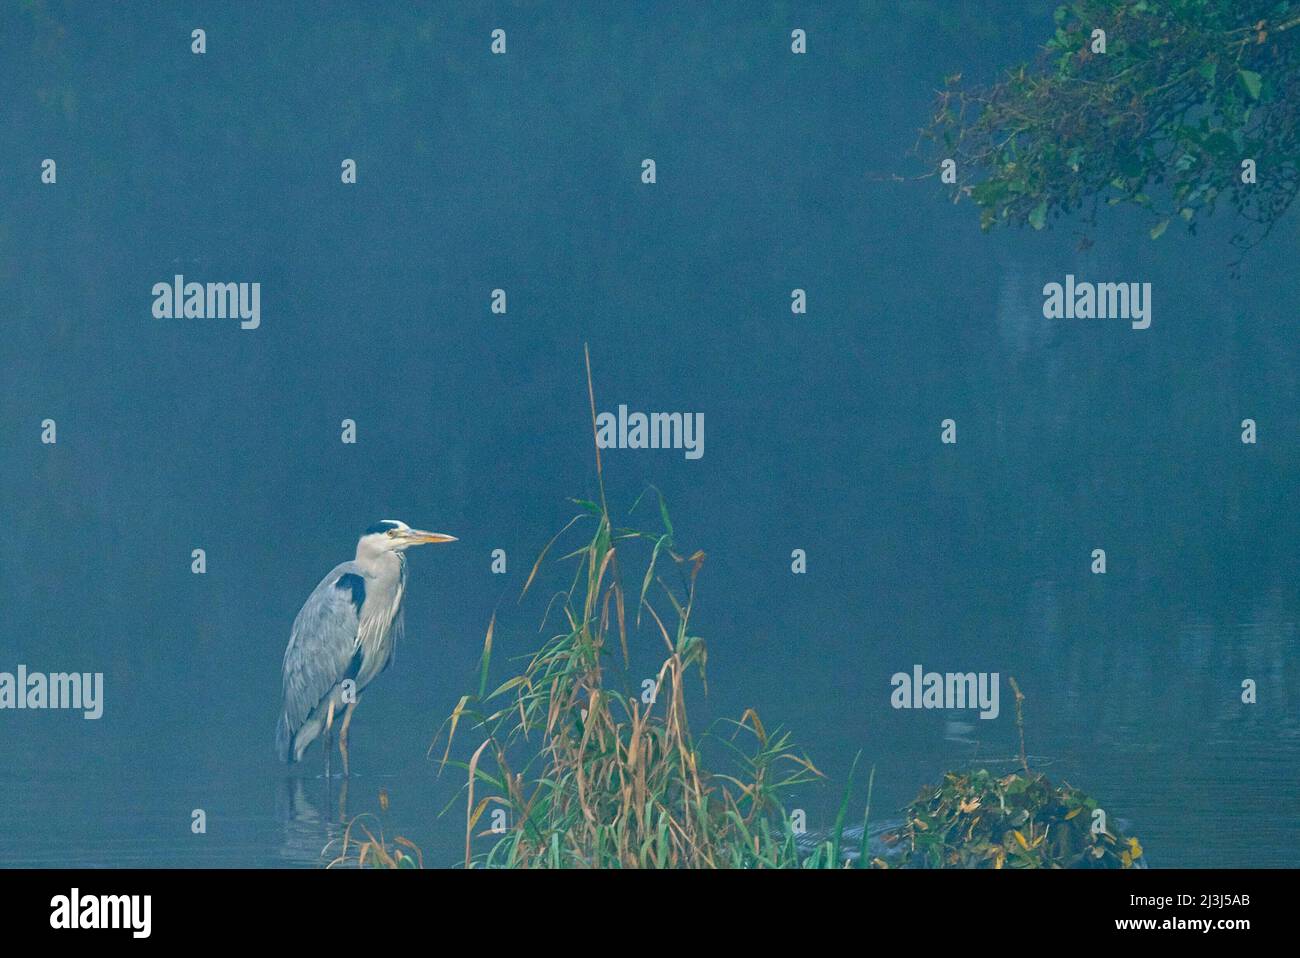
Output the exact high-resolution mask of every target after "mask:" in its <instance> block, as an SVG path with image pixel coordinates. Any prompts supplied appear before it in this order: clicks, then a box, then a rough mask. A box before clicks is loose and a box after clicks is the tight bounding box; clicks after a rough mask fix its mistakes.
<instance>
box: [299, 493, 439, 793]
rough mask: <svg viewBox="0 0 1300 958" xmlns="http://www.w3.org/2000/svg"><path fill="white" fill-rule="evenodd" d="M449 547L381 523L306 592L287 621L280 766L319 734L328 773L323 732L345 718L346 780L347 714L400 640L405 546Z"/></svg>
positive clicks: (433, 536)
mask: <svg viewBox="0 0 1300 958" xmlns="http://www.w3.org/2000/svg"><path fill="white" fill-rule="evenodd" d="M451 541H455V540H454V539H452V537H451V536H443V535H440V534H436V533H428V532H419V531H418V530H413V529H411V528H410V527H409V526H407V525H406V524H405V523H401V522H397V521H396V520H392V519H386V520H384V521H383V522H381V523H378V524H377V525H375V526H371V528H370V529H368V530H366V534H365V535H363V536H362V537H361V539H360V541H359V542H358V543H357V554H356V558H355V559H353V560H352V561H351V562H344V563H341V564H340V565H337V566H335V567H334V569H333V570H331V571H330V573H329V575H327V576H325V578H323V579H322V580H321V581H320V584H319V585H318V586H316V588H315V589H314V590H313V591H312V594H311V595H310V596H309V597H308V598H307V601H306V602H305V603H304V604H303V607H302V609H301V610H300V611H299V612H298V615H297V617H296V618H295V619H294V621H293V629H292V630H291V632H290V636H289V646H288V648H286V649H285V652H284V670H283V690H284V703H283V709H282V711H281V713H280V721H279V724H278V725H277V727H276V749H277V751H278V752H279V755H280V758H281V760H282V761H286V762H291V763H292V762H297V761H301V760H302V757H303V753H304V752H306V751H307V748H308V747H309V746H310V745H311V743H312V742H314V741H315V740H316V739H317V738H319V737H320V735H321V733H322V732H324V733H325V735H326V769H328V768H329V760H328V754H329V744H328V736H329V732H330V730H331V727H332V725H333V723H334V722H335V721H336V720H337V719H338V718H340V717H342V716H343V715H344V712H345V711H346V712H347V718H346V719H344V725H343V729H342V731H341V733H340V749H341V750H342V752H343V756H344V772H345V773H346V771H347V724H348V720H350V718H351V709H352V708H354V707H355V704H356V702H357V701H358V698H359V695H360V693H361V691H362V690H363V689H364V688H365V687H366V686H367V685H369V684H370V683H371V682H373V681H374V680H375V678H376V677H377V676H378V675H379V674H380V673H381V672H383V671H384V669H386V668H387V667H388V666H389V664H391V662H392V660H393V650H394V648H395V646H396V644H397V640H398V638H399V637H400V636H401V634H402V599H403V597H404V596H405V593H406V556H405V555H404V554H403V553H404V552H405V550H406V549H407V548H409V547H410V546H411V545H418V544H423V543H426V542H451ZM349 680H350V681H351V682H352V683H354V685H353V686H352V687H351V688H349V687H348V686H347V685H346V683H347V682H348V681H349ZM349 693H351V694H349Z"/></svg>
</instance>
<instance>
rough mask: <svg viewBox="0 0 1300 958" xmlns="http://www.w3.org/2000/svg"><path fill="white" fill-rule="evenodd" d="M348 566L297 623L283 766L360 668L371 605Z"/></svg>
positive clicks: (324, 583)
mask: <svg viewBox="0 0 1300 958" xmlns="http://www.w3.org/2000/svg"><path fill="white" fill-rule="evenodd" d="M352 565H353V563H350V562H345V563H343V564H342V565H340V566H338V567H336V568H335V569H334V571H332V572H331V573H330V574H329V575H327V576H326V577H325V578H324V579H322V580H321V583H320V585H318V586H316V588H315V590H314V591H313V592H312V594H311V595H310V596H308V598H307V601H306V602H305V603H304V604H303V607H302V609H301V610H300V611H299V612H298V617H297V618H295V619H294V620H293V630H292V632H291V633H290V635H289V646H288V648H286V649H285V650H284V672H283V681H284V710H283V712H282V713H281V715H280V722H279V725H278V727H277V729H276V749H277V751H278V752H279V754H280V758H281V760H283V761H287V760H288V759H289V757H290V754H291V751H292V743H293V737H294V736H295V735H296V734H297V733H298V730H299V729H300V728H302V726H303V724H304V723H305V722H306V721H307V720H308V718H309V717H310V716H311V713H312V711H313V710H314V709H315V708H316V707H317V706H318V705H320V704H321V702H322V701H323V700H324V699H325V697H326V696H327V695H329V693H330V690H331V689H333V688H334V686H335V685H337V684H338V683H339V682H341V681H343V680H344V679H345V678H348V677H349V675H355V674H356V670H357V666H358V664H359V651H358V645H357V623H358V621H359V617H360V614H361V606H362V603H364V602H365V579H364V578H362V576H360V575H359V574H357V573H356V572H354V571H352V569H351V566H352Z"/></svg>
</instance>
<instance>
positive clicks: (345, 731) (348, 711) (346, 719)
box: [339, 699, 360, 778]
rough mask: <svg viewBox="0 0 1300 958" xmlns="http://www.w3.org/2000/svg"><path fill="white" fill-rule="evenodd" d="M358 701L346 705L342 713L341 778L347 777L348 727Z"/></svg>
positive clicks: (340, 733)
mask: <svg viewBox="0 0 1300 958" xmlns="http://www.w3.org/2000/svg"><path fill="white" fill-rule="evenodd" d="M358 701H360V700H359V699H354V700H353V701H351V702H349V703H348V707H347V709H345V710H344V712H343V725H342V726H341V727H340V728H339V753H340V754H342V756H343V777H344V778H347V776H348V726H349V725H351V724H352V713H353V712H354V711H355V710H356V707H357V702H358Z"/></svg>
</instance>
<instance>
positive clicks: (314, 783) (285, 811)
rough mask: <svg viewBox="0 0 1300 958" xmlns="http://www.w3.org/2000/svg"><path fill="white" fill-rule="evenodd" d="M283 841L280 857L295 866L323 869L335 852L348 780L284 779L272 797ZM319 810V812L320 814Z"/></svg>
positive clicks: (345, 810)
mask: <svg viewBox="0 0 1300 958" xmlns="http://www.w3.org/2000/svg"><path fill="white" fill-rule="evenodd" d="M275 804H276V808H275V811H276V819H277V820H278V821H279V822H280V825H281V833H282V835H283V840H282V841H281V843H280V857H281V858H282V859H284V860H285V861H288V862H293V863H294V864H298V865H311V866H315V867H319V866H321V865H327V864H329V862H330V861H331V860H332V859H333V858H334V856H335V855H336V854H337V852H338V845H339V841H340V840H341V839H342V837H343V832H344V829H345V827H346V825H345V823H346V821H347V814H348V780H347V779H346V778H340V779H338V780H337V792H336V791H335V782H333V781H330V780H319V779H304V778H297V777H292V778H285V779H284V780H283V781H281V783H280V788H279V790H278V792H277V794H276V803H275ZM322 808H323V811H322Z"/></svg>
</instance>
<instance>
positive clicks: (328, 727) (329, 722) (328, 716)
mask: <svg viewBox="0 0 1300 958" xmlns="http://www.w3.org/2000/svg"><path fill="white" fill-rule="evenodd" d="M333 729H334V702H333V701H332V700H331V701H330V707H329V711H328V712H326V713H325V781H327V782H328V781H329V780H330V754H331V753H332V752H333V751H334V749H333V747H332V745H333V743H332V742H331V741H330V733H331V731H333Z"/></svg>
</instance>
